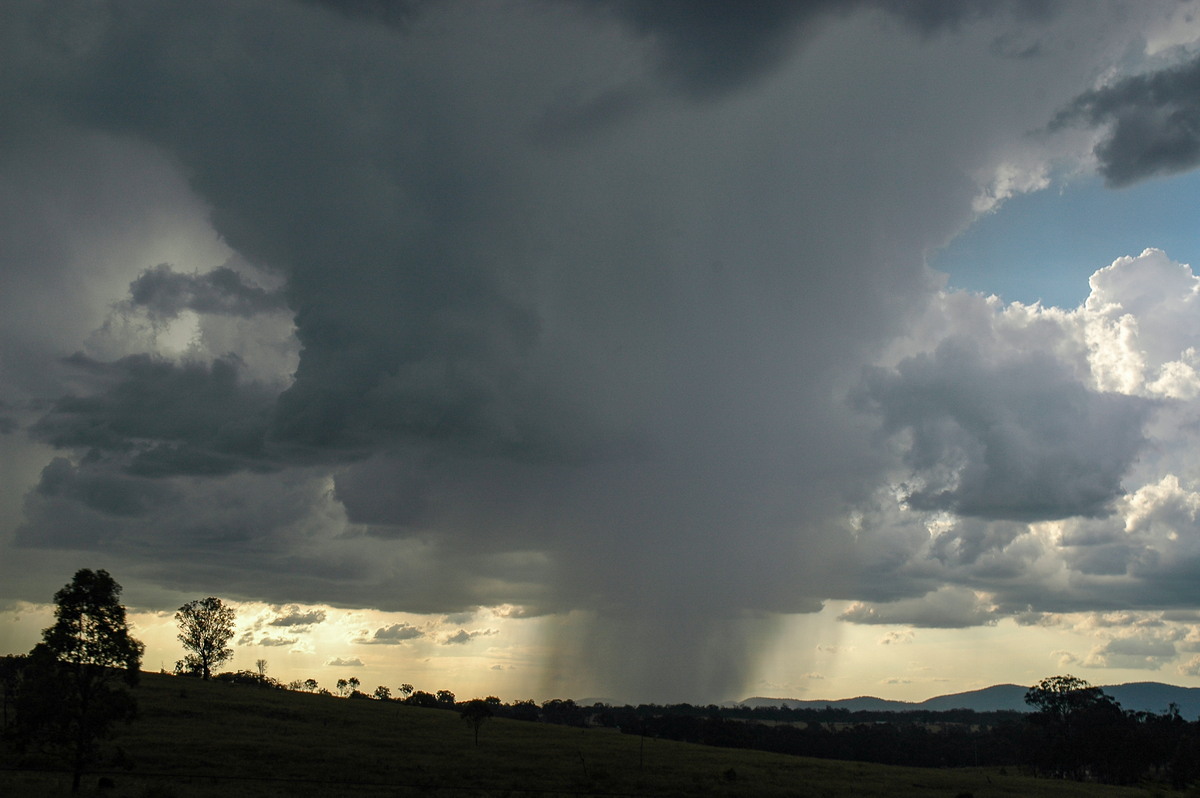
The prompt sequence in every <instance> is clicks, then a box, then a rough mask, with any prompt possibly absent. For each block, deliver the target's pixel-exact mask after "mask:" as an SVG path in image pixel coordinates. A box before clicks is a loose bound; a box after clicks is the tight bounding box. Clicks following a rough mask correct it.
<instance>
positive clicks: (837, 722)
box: [215, 671, 1200, 788]
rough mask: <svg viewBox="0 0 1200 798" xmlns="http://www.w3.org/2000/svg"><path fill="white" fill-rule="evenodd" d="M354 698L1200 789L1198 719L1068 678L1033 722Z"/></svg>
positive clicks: (717, 740)
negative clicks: (1136, 708) (1129, 706)
mask: <svg viewBox="0 0 1200 798" xmlns="http://www.w3.org/2000/svg"><path fill="white" fill-rule="evenodd" d="M215 678H217V679H219V680H227V681H231V682H236V683H243V684H258V685H261V686H266V687H275V688H279V689H289V688H290V689H302V690H306V691H309V692H319V693H323V692H327V691H324V690H321V689H319V688H317V686H316V682H315V681H313V680H311V679H310V680H308V681H307V682H305V683H301V682H293V683H291V684H290V685H284V684H281V683H279V682H277V681H275V680H273V679H271V678H270V677H267V676H265V675H263V674H259V673H251V672H246V671H242V672H239V673H226V674H220V675H218V676H217V677H215ZM357 688H358V683H357V680H351V681H350V682H349V683H346V682H342V681H339V683H338V692H339V694H340V695H343V696H345V697H348V698H351V699H355V698H357V699H372V700H386V701H397V702H400V703H404V704H407V705H410V706H419V707H429V708H433V709H446V710H455V711H459V712H464V709H465V708H466V707H467V706H468V705H470V704H474V705H476V708H477V709H482V710H483V711H484V712H486V716H487V717H500V718H510V719H513V720H521V721H531V722H541V723H554V724H559V725H564V726H578V727H592V728H597V727H601V728H610V729H613V730H616V731H619V732H621V733H624V734H636V735H644V736H646V737H651V738H661V739H667V740H678V741H682V742H690V743H699V744H701V745H712V746H720V747H725V748H744V749H754V750H760V751H770V752H773V753H782V754H792V755H797V756H811V757H818V758H823V759H840V760H850V761H858V762H874V763H879V764H887V765H904V766H911V767H939V768H941V767H974V766H989V767H1012V768H1017V769H1020V770H1021V771H1023V772H1028V773H1033V774H1035V775H1040V776H1045V777H1049V778H1066V779H1076V780H1080V781H1085V780H1086V781H1097V782H1104V783H1109V784H1132V783H1136V782H1138V781H1141V780H1143V779H1147V778H1149V779H1154V780H1157V781H1160V782H1166V783H1169V784H1171V785H1172V786H1174V787H1176V788H1182V787H1186V786H1188V785H1190V784H1193V783H1197V782H1200V720H1198V721H1191V722H1189V721H1188V720H1186V719H1185V718H1183V717H1181V716H1180V714H1179V712H1178V711H1177V710H1176V709H1175V708H1174V707H1173V706H1172V707H1171V708H1170V709H1168V711H1166V712H1163V713H1161V714H1154V713H1149V712H1133V711H1126V710H1123V709H1121V707H1120V705H1119V704H1118V703H1117V702H1116V701H1115V700H1113V699H1112V698H1111V697H1110V696H1108V695H1106V694H1105V693H1104V691H1103V690H1101V689H1100V688H1097V687H1092V686H1091V685H1089V684H1087V682H1084V681H1082V680H1080V679H1075V678H1074V677H1071V676H1055V677H1050V678H1048V679H1044V680H1043V681H1042V682H1040V683H1039V684H1038V685H1036V686H1034V687H1032V688H1030V690H1029V692H1028V693H1027V695H1026V701H1027V702H1028V703H1029V704H1030V706H1031V708H1033V709H1034V710H1035V711H1033V712H1015V711H996V712H977V711H974V710H970V709H955V710H948V711H934V710H913V711H905V712H886V711H855V712H852V711H850V710H848V709H838V708H832V707H826V708H824V709H812V708H803V709H801V708H795V709H791V708H788V707H784V706H778V707H745V706H732V707H730V706H717V705H715V704H710V705H707V706H699V705H693V704H670V705H657V704H642V705H639V706H629V705H626V706H611V705H608V704H602V703H597V704H592V705H583V704H577V703H575V702H574V701H572V700H570V699H553V700H550V701H544V702H542V703H541V704H538V703H536V702H534V701H533V700H532V699H528V700H524V701H515V702H512V703H504V702H502V701H500V699H498V698H496V697H495V696H488V697H487V698H485V699H473V700H472V701H470V702H460V701H457V700H456V698H455V696H454V694H453V693H452V692H450V691H449V690H438V691H437V692H436V693H428V692H425V691H423V690H413V688H412V687H411V686H410V685H403V686H401V688H399V690H398V691H397V692H398V695H397V696H396V697H395V698H393V697H392V695H391V691H390V690H389V689H388V688H386V687H379V688H376V690H375V691H374V693H372V694H367V693H364V692H360V691H359V690H358V689H357ZM331 695H332V694H331ZM464 717H465V713H464Z"/></svg>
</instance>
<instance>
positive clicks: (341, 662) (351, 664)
mask: <svg viewBox="0 0 1200 798" xmlns="http://www.w3.org/2000/svg"><path fill="white" fill-rule="evenodd" d="M325 664H326V665H328V666H329V667H332V668H361V667H363V661H362V660H361V659H359V658H358V657H351V658H350V659H344V658H342V657H335V658H334V659H331V660H329V661H328V662H326V663H325Z"/></svg>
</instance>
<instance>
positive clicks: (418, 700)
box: [404, 690, 442, 707]
mask: <svg viewBox="0 0 1200 798" xmlns="http://www.w3.org/2000/svg"><path fill="white" fill-rule="evenodd" d="M404 703H406V704H409V705H410V706H414V707H440V706H442V705H441V704H439V703H438V699H437V696H435V695H433V694H432V693H427V692H425V691H424V690H417V691H416V692H414V693H413V694H412V695H410V696H409V697H408V698H405V699H404Z"/></svg>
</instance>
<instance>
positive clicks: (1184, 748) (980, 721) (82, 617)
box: [0, 569, 1200, 792]
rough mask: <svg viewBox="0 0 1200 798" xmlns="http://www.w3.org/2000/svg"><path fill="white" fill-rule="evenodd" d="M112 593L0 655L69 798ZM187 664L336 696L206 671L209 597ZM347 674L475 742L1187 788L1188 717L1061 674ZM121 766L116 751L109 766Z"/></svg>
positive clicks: (200, 672)
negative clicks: (610, 693) (753, 692)
mask: <svg viewBox="0 0 1200 798" xmlns="http://www.w3.org/2000/svg"><path fill="white" fill-rule="evenodd" d="M120 593H121V586H120V585H119V584H117V583H116V581H115V580H114V579H113V578H112V577H111V576H110V575H109V574H108V572H107V571H103V570H100V571H91V570H88V569H81V570H79V571H78V572H76V574H75V576H74V578H73V579H72V581H71V582H70V583H69V584H67V585H66V586H64V587H63V588H62V589H61V590H59V591H58V592H57V593H55V595H54V604H55V610H54V618H55V621H54V624H53V625H52V626H50V627H49V628H47V629H45V630H43V632H42V641H41V642H39V643H38V644H37V645H36V646H34V648H33V650H32V651H30V652H29V654H26V655H8V656H3V657H0V685H2V687H3V736H4V740H5V741H6V742H7V743H10V744H12V745H14V746H15V747H16V748H17V750H18V751H26V750H29V749H31V748H32V749H37V750H39V751H42V752H44V753H48V754H52V755H55V756H58V757H60V758H61V760H62V761H64V763H65V764H66V765H67V766H68V767H69V768H70V770H71V773H72V791H73V792H78V790H79V786H80V780H81V776H82V774H83V773H84V772H85V771H86V770H87V768H88V767H89V766H91V765H93V764H94V763H95V762H96V761H97V759H98V757H99V754H100V748H101V742H102V741H103V740H104V738H105V737H106V736H107V735H108V733H109V732H110V731H111V729H112V728H113V727H114V725H115V724H117V723H119V722H128V721H130V720H132V719H133V717H134V716H135V715H136V710H137V704H136V701H135V699H134V696H133V695H132V693H131V692H130V691H129V688H130V687H133V686H135V685H136V684H137V682H138V677H139V674H140V667H141V658H142V654H143V652H144V650H145V647H144V646H143V644H142V643H141V642H140V641H138V640H136V639H134V638H133V636H132V635H131V633H130V630H129V626H128V623H127V620H126V616H125V607H124V606H122V605H121V603H120ZM175 619H176V622H177V623H178V625H179V629H180V631H179V635H178V637H179V641H180V642H181V643H182V645H183V647H184V649H185V650H186V651H187V654H186V655H185V656H184V658H183V659H181V660H179V661H178V662H177V663H176V664H175V669H174V673H175V674H176V675H179V676H194V677H198V678H201V679H206V680H207V679H213V680H217V681H224V682H229V683H231V684H235V685H253V686H256V687H265V688H272V689H279V690H296V691H303V692H309V693H318V694H325V695H331V696H332V695H334V693H333V692H331V691H330V690H328V689H325V688H322V687H320V686H319V685H318V683H317V681H316V680H315V679H311V678H310V679H306V680H304V681H300V680H295V681H292V682H289V683H287V684H284V683H282V682H280V681H278V680H276V679H274V678H272V677H270V676H268V675H267V673H266V671H267V662H266V660H263V659H260V660H258V661H257V663H256V669H255V670H254V671H245V670H242V671H235V672H219V673H218V672H217V670H218V668H219V667H220V666H221V665H222V664H223V663H225V662H227V661H228V660H229V659H231V658H232V656H233V651H232V649H231V648H229V641H230V640H231V639H232V637H233V633H234V621H235V616H234V611H233V610H232V608H230V607H228V606H226V605H225V604H224V602H222V601H221V600H220V599H218V598H215V597H211V596H210V597H208V598H204V599H197V600H195V601H191V602H188V603H187V604H185V605H183V606H182V607H180V608H179V610H178V611H177V612H176V614H175ZM360 687H362V684H361V682H360V681H359V679H358V678H357V677H350V678H348V679H339V680H337V682H336V684H335V688H336V690H337V695H338V696H341V697H344V698H350V699H366V700H373V701H379V702H398V703H402V704H405V705H409V706H415V707H427V708H433V709H442V710H454V711H456V712H458V713H459V716H460V717H461V718H462V719H463V721H465V722H466V723H467V724H468V725H469V726H470V727H471V728H472V730H473V732H474V740H475V744H476V745H478V744H479V734H480V729H481V727H482V726H483V725H484V723H485V722H486V721H488V720H489V719H491V718H493V717H502V718H510V719H513V720H521V721H531V722H543V723H552V724H560V725H566V726H580V727H587V726H604V727H610V728H614V729H617V730H619V731H621V732H623V733H626V734H637V735H642V736H648V737H656V738H664V739H672V740H680V741H685V742H693V743H700V744H705V745H714V746H722V747H728V748H750V749H758V750H764V751H772V752H776V753H784V754H793V755H803V756H813V757H822V758H831V759H842V760H857V761H866V762H877V763H882V764H891V765H908V766H918V767H965V766H1002V767H1016V768H1020V769H1022V770H1024V771H1026V772H1029V773H1033V774H1035V775H1039V776H1044V777H1047V778H1057V779H1074V780H1079V781H1085V780H1086V781H1096V782H1104V783H1112V784H1132V783H1135V782H1138V781H1140V780H1143V779H1147V778H1150V779H1154V780H1157V781H1160V782H1168V783H1170V784H1171V785H1172V786H1174V787H1176V788H1183V787H1186V786H1188V785H1191V784H1194V783H1197V782H1200V720H1196V721H1188V720H1186V719H1185V718H1183V717H1181V715H1180V713H1179V710H1178V708H1177V707H1175V706H1174V705H1172V706H1170V707H1169V708H1168V709H1167V711H1166V712H1163V713H1159V714H1155V713H1147V712H1133V711H1129V710H1124V709H1122V708H1121V706H1120V704H1119V703H1118V702H1117V701H1116V700H1115V699H1113V698H1112V697H1111V696H1109V695H1107V694H1106V693H1105V692H1104V691H1103V690H1102V689H1100V688H1098V687H1093V686H1092V685H1090V684H1088V683H1087V682H1085V681H1083V680H1082V679H1077V678H1075V677H1073V676H1069V675H1067V676H1051V677H1048V678H1046V679H1043V680H1042V681H1041V682H1039V683H1038V684H1036V685H1034V686H1033V687H1031V688H1030V689H1029V690H1028V692H1027V693H1026V695H1025V701H1026V703H1027V704H1029V706H1030V709H1031V710H1032V711H1030V712H1028V713H1019V712H974V711H972V710H965V709H963V710H951V711H948V712H935V711H928V710H919V711H910V712H851V711H850V710H847V709H832V708H828V707H827V708H825V709H823V710H818V709H807V708H805V709H799V708H797V709H792V708H787V707H782V706H780V707H759V708H750V707H740V706H733V707H718V706H716V705H707V706H695V705H690V704H674V705H666V706H661V705H654V704H642V705H639V706H636V707H635V706H629V705H627V706H620V707H614V706H610V705H607V704H602V703H597V704H593V705H591V706H584V705H580V704H576V703H575V702H574V701H572V700H570V699H552V700H549V701H544V702H542V703H541V704H540V705H539V704H537V703H535V702H534V701H533V700H532V699H526V700H520V701H514V702H512V703H509V704H506V703H504V702H502V701H501V700H500V699H499V698H497V697H495V696H488V697H486V698H474V699H471V700H469V701H463V702H459V701H457V699H456V697H455V695H454V693H453V692H451V691H450V690H438V691H436V692H434V693H429V692H425V691H423V690H416V689H414V688H413V686H412V685H411V684H402V685H400V686H399V687H398V688H397V690H396V692H395V694H393V692H392V690H391V689H390V688H389V687H387V686H384V685H380V686H378V687H376V688H375V690H374V691H373V692H371V693H369V694H368V693H366V692H364V691H362V690H360V689H359V688H360ZM122 755H123V754H122Z"/></svg>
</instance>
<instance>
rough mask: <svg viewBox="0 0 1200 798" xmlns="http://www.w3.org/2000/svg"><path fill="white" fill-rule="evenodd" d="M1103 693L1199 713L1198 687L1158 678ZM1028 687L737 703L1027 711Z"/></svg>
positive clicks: (1124, 703) (1139, 706) (1130, 704)
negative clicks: (900, 697)
mask: <svg viewBox="0 0 1200 798" xmlns="http://www.w3.org/2000/svg"><path fill="white" fill-rule="evenodd" d="M1097 686H1098V687H1100V689H1102V690H1103V691H1104V692H1105V693H1106V694H1107V695H1110V696H1112V697H1113V698H1115V699H1116V700H1117V701H1118V702H1119V703H1120V704H1121V707H1122V708H1124V709H1128V710H1133V711H1135V712H1154V713H1156V714H1160V713H1163V712H1166V711H1167V707H1168V706H1169V705H1170V704H1171V703H1175V704H1177V705H1178V706H1179V713H1180V714H1181V715H1183V717H1184V718H1185V719H1186V720H1196V719H1197V717H1198V716H1200V687H1176V686H1175V685H1173V684H1162V683H1160V682H1133V683H1130V684H1114V685H1097ZM1028 689H1029V688H1028V687H1022V686H1021V685H1019V684H997V685H993V686H992V687H985V688H983V689H982V690H970V691H968V692H965V693H953V694H951V695H940V696H936V697H934V698H928V699H926V700H924V701H889V700H887V699H884V698H875V697H874V696H860V697H858V698H840V699H837V700H835V701H825V700H808V699H804V700H801V699H798V698H761V697H754V698H747V699H746V700H745V701H742V702H741V703H742V704H743V705H744V706H748V707H777V706H785V707H789V708H795V709H824V708H825V707H833V708H834V709H848V710H850V711H851V712H860V711H866V712H912V711H914V710H927V711H934V712H944V711H946V710H950V709H973V710H975V711H976V712H996V711H1000V710H1015V711H1017V712H1028V711H1029V705H1028V704H1026V703H1025V691H1026V690H1028Z"/></svg>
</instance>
